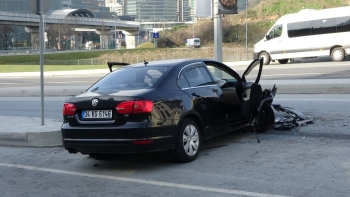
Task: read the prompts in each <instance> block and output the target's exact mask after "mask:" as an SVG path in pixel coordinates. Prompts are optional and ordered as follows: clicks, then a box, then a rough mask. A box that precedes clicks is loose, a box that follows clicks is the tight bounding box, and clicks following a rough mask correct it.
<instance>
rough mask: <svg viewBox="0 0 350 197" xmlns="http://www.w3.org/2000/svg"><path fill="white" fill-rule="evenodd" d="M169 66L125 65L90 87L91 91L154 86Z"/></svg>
mask: <svg viewBox="0 0 350 197" xmlns="http://www.w3.org/2000/svg"><path fill="white" fill-rule="evenodd" d="M168 70H169V67H166V66H164V67H148V66H143V67H123V68H119V69H116V70H114V71H113V72H112V73H110V74H108V75H107V76H105V77H104V78H102V79H101V80H100V81H98V82H97V83H96V84H94V85H93V86H92V87H90V88H89V89H88V91H91V92H99V91H104V90H110V89H112V90H119V89H122V90H125V89H140V88H152V87H153V86H154V84H155V83H156V82H157V81H158V80H160V78H162V76H164V75H165V74H166V73H167V71H168Z"/></svg>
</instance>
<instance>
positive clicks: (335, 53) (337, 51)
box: [331, 47, 345, 62]
mask: <svg viewBox="0 0 350 197" xmlns="http://www.w3.org/2000/svg"><path fill="white" fill-rule="evenodd" d="M331 57H332V59H333V61H335V62H341V61H343V60H344V58H345V52H344V49H342V48H341V47H336V48H334V49H333V50H332V53H331Z"/></svg>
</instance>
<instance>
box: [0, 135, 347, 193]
mask: <svg viewBox="0 0 350 197" xmlns="http://www.w3.org/2000/svg"><path fill="white" fill-rule="evenodd" d="M288 133H289V134H283V135H282V134H278V133H266V134H260V135H259V138H260V140H261V142H260V143H257V141H256V138H255V136H254V135H251V134H249V133H231V134H228V135H224V136H221V137H219V138H215V139H213V140H211V141H209V142H206V143H205V144H204V147H203V150H202V151H201V153H200V155H199V157H198V158H197V160H195V161H194V162H191V163H187V164H178V163H174V162H173V160H172V158H171V157H170V155H169V154H168V153H166V152H164V153H150V154H132V155H117V156H114V157H110V158H108V159H105V160H95V159H92V158H90V157H88V156H85V155H81V154H76V155H71V154H68V152H67V151H65V150H63V148H60V147H53V148H11V147H0V161H1V162H0V178H1V180H2V181H1V184H0V196H3V197H12V196H17V197H34V196H35V197H37V196H62V197H66V196H67V197H68V196H84V197H89V196H105V197H111V196H113V197H114V196H123V197H128V196H130V197H131V196H132V197H134V196H143V197H147V196H154V197H163V196H169V197H178V196H194V197H196V196H198V197H214V196H218V197H219V196H220V197H225V196H227V197H228V196H230V197H232V196H234V197H243V196H248V197H250V196H254V197H287V196H295V197H297V196H300V197H305V196H317V197H330V196H332V197H347V196H349V193H350V183H349V181H350V158H349V149H350V143H349V140H344V139H332V138H324V137H303V136H296V135H294V134H293V133H294V132H288Z"/></svg>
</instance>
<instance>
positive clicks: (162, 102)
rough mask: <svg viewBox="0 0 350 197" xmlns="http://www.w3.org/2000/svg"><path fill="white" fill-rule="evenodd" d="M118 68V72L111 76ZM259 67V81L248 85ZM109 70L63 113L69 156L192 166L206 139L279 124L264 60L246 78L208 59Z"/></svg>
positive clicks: (173, 61)
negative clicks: (143, 157) (264, 80)
mask: <svg viewBox="0 0 350 197" xmlns="http://www.w3.org/2000/svg"><path fill="white" fill-rule="evenodd" d="M114 65H117V66H119V68H117V69H115V70H112V67H113V66H114ZM257 65H259V67H258V68H259V71H258V74H257V76H256V80H255V81H254V82H248V81H247V80H246V76H247V75H248V74H249V73H250V71H252V70H253V68H254V67H256V66H257ZM108 66H109V69H110V71H111V72H110V73H109V74H108V75H106V76H105V77H103V78H101V79H100V80H99V81H97V82H96V83H95V84H93V85H92V86H91V87H90V88H89V89H87V91H86V92H85V93H82V94H80V95H77V96H74V97H71V98H69V99H67V101H66V103H65V104H64V106H63V124H62V127H61V131H62V141H63V146H64V148H66V149H67V150H68V152H69V153H78V152H80V153H82V154H89V155H90V156H92V157H98V156H101V155H106V154H118V153H135V152H150V151H163V150H170V151H171V153H172V155H173V156H174V158H175V159H177V160H178V161H180V162H190V161H193V160H194V159H196V157H197V156H198V154H199V151H200V149H201V145H202V141H203V140H207V139H210V138H212V137H215V136H218V135H222V134H224V133H227V132H231V131H236V130H240V129H243V128H248V127H254V128H256V130H258V131H265V130H266V129H268V128H270V127H272V126H273V124H274V121H275V115H274V111H273V108H272V107H271V104H272V100H273V98H274V96H275V94H276V88H275V87H274V88H273V89H272V90H264V91H262V89H261V86H260V84H259V80H260V76H261V72H262V67H263V61H262V59H256V60H254V61H253V62H252V63H251V64H250V65H249V66H248V68H247V70H246V71H245V72H244V74H243V75H242V77H240V76H239V75H238V74H237V73H236V72H235V71H234V70H232V69H231V68H230V67H228V66H226V65H224V64H223V63H221V62H217V61H214V60H210V59H177V60H161V61H153V62H146V61H145V62H142V63H137V64H133V65H128V64H126V63H117V62H109V63H108Z"/></svg>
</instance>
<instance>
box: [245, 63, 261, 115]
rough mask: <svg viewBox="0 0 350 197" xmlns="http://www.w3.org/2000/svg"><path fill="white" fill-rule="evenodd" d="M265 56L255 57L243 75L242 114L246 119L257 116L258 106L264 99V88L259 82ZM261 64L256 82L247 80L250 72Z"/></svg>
mask: <svg viewBox="0 0 350 197" xmlns="http://www.w3.org/2000/svg"><path fill="white" fill-rule="evenodd" d="M263 63H264V60H263V58H260V59H255V60H254V61H252V63H250V65H249V66H248V68H247V69H246V70H245V72H244V73H243V75H242V90H243V91H242V102H241V116H242V117H243V118H245V119H252V118H253V117H256V116H257V112H258V108H259V106H260V103H261V99H262V94H263V91H262V88H261V85H260V84H259V81H260V77H261V72H262V68H263ZM257 65H259V70H258V72H257V76H256V78H255V81H254V82H247V80H246V77H247V76H248V75H249V73H250V72H251V71H252V70H253V69H254V68H255V67H256V66H257Z"/></svg>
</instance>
